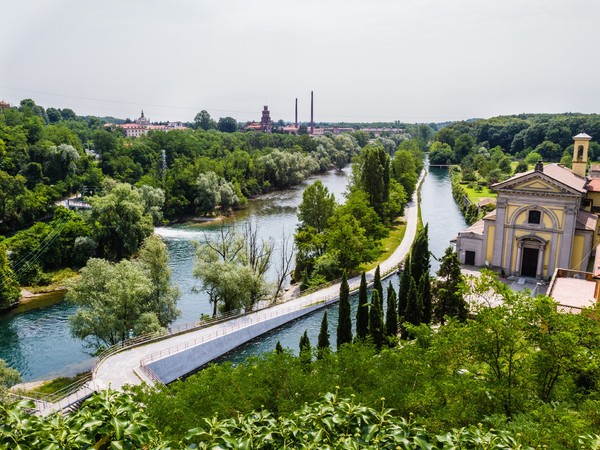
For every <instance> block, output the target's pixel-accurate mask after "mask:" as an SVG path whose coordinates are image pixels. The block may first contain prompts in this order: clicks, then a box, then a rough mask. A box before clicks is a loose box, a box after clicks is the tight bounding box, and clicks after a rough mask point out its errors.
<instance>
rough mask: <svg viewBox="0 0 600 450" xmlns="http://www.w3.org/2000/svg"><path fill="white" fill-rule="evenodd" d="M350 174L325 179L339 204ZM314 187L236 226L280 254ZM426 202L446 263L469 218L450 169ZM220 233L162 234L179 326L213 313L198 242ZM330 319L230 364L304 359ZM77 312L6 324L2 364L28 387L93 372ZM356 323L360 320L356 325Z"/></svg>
mask: <svg viewBox="0 0 600 450" xmlns="http://www.w3.org/2000/svg"><path fill="white" fill-rule="evenodd" d="M348 173H349V169H345V170H344V172H343V173H338V172H337V171H332V172H329V173H327V174H324V175H322V176H319V177H318V178H320V179H321V180H322V181H323V184H325V185H326V186H327V187H328V188H329V190H330V191H331V192H332V193H333V194H334V195H335V197H336V199H337V200H338V201H342V200H343V193H344V191H345V189H346V183H347V175H348ZM313 181H314V179H312V180H309V181H307V182H305V183H303V184H302V185H301V186H298V187H296V188H294V189H289V190H286V191H282V192H273V193H270V194H268V195H266V196H264V197H261V198H260V199H256V200H252V201H250V202H248V208H246V209H245V210H244V211H242V212H239V213H237V214H236V217H235V221H236V222H237V223H238V224H243V223H245V222H247V221H251V222H252V223H253V224H255V225H256V226H257V227H258V230H259V234H260V236H261V237H262V238H263V239H271V240H273V242H274V243H275V245H276V247H277V248H278V247H279V244H280V243H281V240H282V233H285V234H286V235H290V234H292V233H293V232H294V229H295V228H296V225H297V218H296V207H297V205H298V204H300V201H301V200H302V192H303V190H304V188H306V186H307V185H308V184H310V183H312V182H313ZM421 202H422V204H421V210H422V216H423V220H424V222H428V223H429V238H430V242H429V246H430V249H431V251H432V253H433V254H434V255H435V256H436V257H440V256H441V255H443V253H444V249H445V248H446V247H447V246H448V244H449V240H450V239H452V238H454V237H455V236H456V233H457V232H458V231H459V230H461V229H463V228H464V227H465V222H464V220H463V218H462V215H461V214H460V211H459V210H458V208H457V207H456V205H455V203H454V201H453V199H452V193H451V189H450V181H449V179H448V173H447V170H446V169H439V168H432V169H431V171H430V174H429V175H428V176H427V177H426V178H425V181H424V183H423V186H422V190H421ZM440 205H443V207H440ZM219 228H220V225H219V224H186V225H176V226H172V227H160V228H157V229H156V232H157V233H158V234H160V235H161V236H162V237H163V238H164V240H165V242H166V244H167V248H168V250H169V265H170V267H171V270H172V280H173V283H174V284H176V285H178V286H179V288H180V290H181V294H182V295H181V299H180V300H179V309H180V310H181V312H182V315H181V317H180V318H179V319H178V321H177V323H178V324H179V323H188V322H193V321H195V320H197V319H198V317H199V316H200V315H201V314H210V313H211V308H210V304H209V302H208V298H207V296H206V294H204V293H203V292H201V291H200V289H199V288H200V282H199V280H196V279H195V278H194V277H193V276H192V271H193V267H194V253H195V248H194V242H199V241H201V240H203V239H204V237H205V236H208V237H210V236H211V235H214V233H216V232H218V230H219ZM276 259H277V255H274V260H276ZM438 267H439V264H438V263H437V262H436V261H435V260H432V272H435V270H437V268H438ZM268 276H269V277H270V279H271V280H273V279H274V267H272V268H271V272H270V274H269V275H268ZM390 280H391V282H392V283H394V284H395V285H396V286H397V282H398V280H397V277H396V276H392V277H391V278H390ZM50 303H52V302H50ZM355 303H356V298H353V308H355V307H356V305H355ZM38 305H39V304H38ZM326 310H327V311H328V319H329V333H330V341H331V343H332V346H333V347H335V345H336V327H337V305H334V306H331V307H329V308H327V309H326ZM324 311H325V310H321V311H316V312H314V313H312V314H310V315H308V316H306V317H304V318H301V319H298V320H296V321H294V322H292V323H289V324H287V325H285V326H283V327H281V328H279V329H278V330H275V331H273V332H271V333H268V334H266V335H264V336H261V337H260V338H258V339H256V340H255V341H252V342H250V343H248V344H246V345H244V346H242V347H240V348H239V349H237V350H235V351H234V352H232V353H230V354H229V355H227V357H226V358H227V359H229V360H232V361H236V362H239V361H241V360H243V359H244V358H246V357H248V356H250V355H257V354H260V353H262V352H264V351H271V350H273V349H274V348H275V345H276V343H277V341H280V342H281V344H282V345H283V346H284V347H288V348H291V349H293V350H294V351H297V349H298V342H299V340H300V336H301V334H302V333H304V330H305V329H306V330H308V335H309V337H310V340H311V342H312V343H313V344H316V342H317V336H318V333H319V328H320V325H321V320H322V317H323V313H324ZM74 312H75V307H74V306H73V305H69V304H68V303H66V302H60V303H57V304H53V305H47V306H44V307H43V308H37V309H33V310H29V311H22V312H21V313H13V314H9V315H6V316H4V317H2V318H0V358H2V359H5V360H6V361H7V362H8V364H9V365H10V366H11V367H14V368H16V369H18V370H19V371H20V372H21V373H22V375H23V378H24V379H25V380H26V381H30V380H35V379H42V378H48V377H51V376H57V375H74V374H76V373H78V372H81V371H84V370H88V369H89V368H90V367H91V364H92V358H91V357H90V356H89V354H88V353H87V349H86V348H85V347H84V345H83V343H82V341H80V340H78V339H74V338H72V337H71V335H70V332H69V327H68V323H67V321H68V317H69V316H71V315H72V314H73V313H74ZM354 315H355V313H354V312H353V314H352V317H354Z"/></svg>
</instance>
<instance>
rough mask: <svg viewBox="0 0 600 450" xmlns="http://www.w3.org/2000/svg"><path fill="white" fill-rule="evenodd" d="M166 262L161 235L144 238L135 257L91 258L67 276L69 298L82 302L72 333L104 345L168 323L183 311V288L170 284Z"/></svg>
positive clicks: (92, 343) (73, 318) (78, 302)
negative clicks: (115, 259)
mask: <svg viewBox="0 0 600 450" xmlns="http://www.w3.org/2000/svg"><path fill="white" fill-rule="evenodd" d="M167 262H168V261H167V252H166V247H165V245H164V243H163V242H162V241H161V240H160V238H158V237H150V238H148V239H147V240H146V241H145V242H144V243H143V245H142V248H141V251H140V255H139V259H138V260H136V261H129V260H122V261H121V262H119V263H116V264H113V263H110V262H108V261H106V260H103V259H95V258H92V259H90V260H89V261H88V263H87V265H86V266H85V267H84V268H83V269H81V276H80V277H79V278H77V279H75V280H72V281H70V282H69V290H68V292H67V296H66V299H67V300H68V301H71V302H73V303H75V304H76V305H78V306H79V308H78V310H77V312H76V313H75V314H74V315H73V316H71V317H70V319H69V321H70V326H71V332H72V333H73V335H74V336H75V337H78V338H80V339H84V340H86V341H87V342H88V343H89V344H90V345H91V346H93V347H95V348H100V347H102V346H109V345H114V344H116V343H118V342H121V341H123V340H125V339H126V338H128V337H129V336H130V334H135V335H140V334H145V333H149V332H155V331H159V330H160V329H161V328H165V327H167V326H168V325H170V324H171V323H172V322H173V321H174V320H175V319H176V318H177V316H178V315H179V311H178V310H177V307H176V302H177V298H178V297H179V292H178V290H177V289H174V288H173V287H171V285H170V271H169V268H168V265H167Z"/></svg>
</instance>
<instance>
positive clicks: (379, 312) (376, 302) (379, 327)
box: [369, 289, 385, 349]
mask: <svg viewBox="0 0 600 450" xmlns="http://www.w3.org/2000/svg"><path fill="white" fill-rule="evenodd" d="M369 336H370V337H371V339H373V343H374V344H375V347H377V348H378V349H381V347H383V343H384V341H385V329H384V323H383V308H382V307H381V297H380V296H379V291H378V290H377V289H373V291H372V292H371V307H370V308H369Z"/></svg>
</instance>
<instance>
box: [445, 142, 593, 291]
mask: <svg viewBox="0 0 600 450" xmlns="http://www.w3.org/2000/svg"><path fill="white" fill-rule="evenodd" d="M573 139H574V147H573V164H572V169H569V168H567V167H565V166H564V165H562V164H548V165H546V166H544V165H543V164H542V162H541V161H540V162H538V163H537V164H536V166H535V168H534V169H533V170H530V171H528V172H524V173H519V174H516V175H514V176H513V177H511V178H509V179H508V180H505V181H502V182H500V183H496V184H494V185H492V189H493V190H494V191H495V192H496V193H497V195H498V197H497V201H496V210H495V211H492V212H490V213H489V214H487V215H486V216H485V217H484V218H483V219H482V220H480V221H478V222H476V223H474V224H473V225H472V226H470V227H469V228H468V229H466V230H464V231H462V232H460V233H459V234H458V237H457V239H456V249H457V252H458V255H459V259H460V261H461V263H462V264H465V265H472V266H478V267H489V268H491V269H493V270H496V271H498V272H499V273H501V274H503V275H505V276H517V277H531V278H537V279H546V280H547V279H549V278H550V277H552V275H553V274H554V271H555V269H558V268H560V269H569V270H575V271H584V272H585V271H588V264H589V262H590V258H591V257H592V253H594V252H595V248H596V245H597V243H598V242H597V241H598V238H597V236H598V216H597V215H596V214H595V213H597V212H600V176H599V175H598V174H597V173H595V170H592V171H590V174H591V176H590V177H586V170H587V163H588V149H589V142H590V140H591V137H590V136H588V135H587V134H585V133H580V134H578V135H577V136H574V137H573Z"/></svg>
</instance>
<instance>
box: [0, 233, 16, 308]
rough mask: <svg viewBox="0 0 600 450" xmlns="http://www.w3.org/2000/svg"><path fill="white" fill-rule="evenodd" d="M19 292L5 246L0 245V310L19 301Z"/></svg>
mask: <svg viewBox="0 0 600 450" xmlns="http://www.w3.org/2000/svg"><path fill="white" fill-rule="evenodd" d="M20 297H21V290H20V289H19V283H18V281H17V278H16V276H15V274H14V272H13V270H12V269H11V267H10V264H9V263H8V257H7V255H6V246H5V245H4V244H3V243H0V308H5V307H8V306H11V305H13V304H14V303H16V302H18V301H19V298H20Z"/></svg>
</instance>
